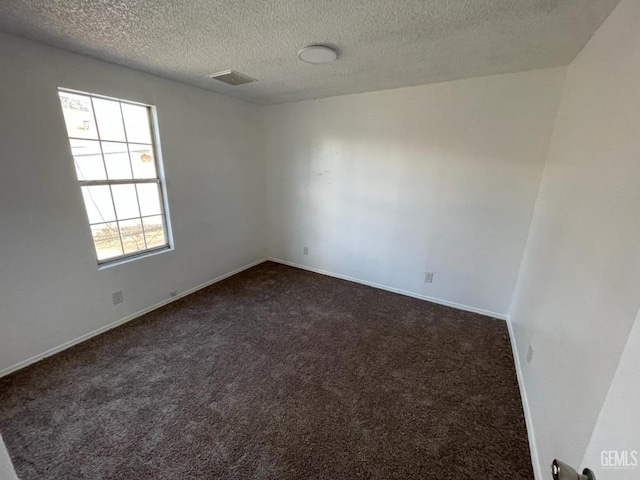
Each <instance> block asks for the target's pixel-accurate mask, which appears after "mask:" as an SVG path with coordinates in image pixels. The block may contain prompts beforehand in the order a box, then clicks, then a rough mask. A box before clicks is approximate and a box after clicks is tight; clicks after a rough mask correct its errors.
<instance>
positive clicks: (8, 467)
mask: <svg viewBox="0 0 640 480" xmlns="http://www.w3.org/2000/svg"><path fill="white" fill-rule="evenodd" d="M0 480H18V477H17V476H16V472H15V470H14V469H13V463H11V458H10V457H9V452H7V447H5V446H4V441H3V440H2V436H0Z"/></svg>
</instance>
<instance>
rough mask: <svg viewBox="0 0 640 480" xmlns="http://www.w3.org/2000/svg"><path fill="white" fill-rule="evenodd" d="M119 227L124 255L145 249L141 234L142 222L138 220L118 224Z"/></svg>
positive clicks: (142, 234)
mask: <svg viewBox="0 0 640 480" xmlns="http://www.w3.org/2000/svg"><path fill="white" fill-rule="evenodd" d="M118 224H119V225H120V235H122V244H123V245H124V253H133V252H137V251H140V250H144V249H145V243H144V233H142V222H141V221H140V219H139V218H134V219H133V220H125V221H123V222H118Z"/></svg>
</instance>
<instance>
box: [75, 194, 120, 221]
mask: <svg viewBox="0 0 640 480" xmlns="http://www.w3.org/2000/svg"><path fill="white" fill-rule="evenodd" d="M82 196H83V197H84V205H85V207H86V208H87V215H88V216H89V223H105V222H113V221H114V220H115V219H116V214H115V212H114V211H113V202H112V200H111V189H110V188H109V186H108V185H100V186H95V187H82Z"/></svg>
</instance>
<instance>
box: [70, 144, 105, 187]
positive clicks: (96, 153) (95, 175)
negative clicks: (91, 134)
mask: <svg viewBox="0 0 640 480" xmlns="http://www.w3.org/2000/svg"><path fill="white" fill-rule="evenodd" d="M69 143H70V145H71V154H72V155H73V163H74V164H75V166H76V175H77V176H78V180H106V178H107V174H106V173H105V172H104V163H102V154H101V152H100V143H98V142H97V141H94V140H73V139H72V140H69Z"/></svg>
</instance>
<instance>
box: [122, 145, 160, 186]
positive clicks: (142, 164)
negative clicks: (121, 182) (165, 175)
mask: <svg viewBox="0 0 640 480" xmlns="http://www.w3.org/2000/svg"><path fill="white" fill-rule="evenodd" d="M129 151H130V152H131V168H132V169H133V177H134V178H157V177H158V174H157V173H156V161H155V158H154V156H153V147H152V146H151V145H136V144H129Z"/></svg>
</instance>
